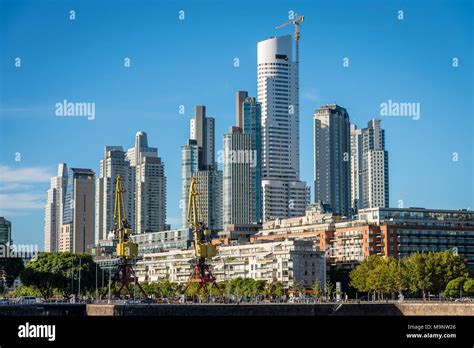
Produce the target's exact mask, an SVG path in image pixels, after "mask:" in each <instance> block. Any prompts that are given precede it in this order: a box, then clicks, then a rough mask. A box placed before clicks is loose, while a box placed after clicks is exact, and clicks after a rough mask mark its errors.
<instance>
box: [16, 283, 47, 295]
mask: <svg viewBox="0 0 474 348" xmlns="http://www.w3.org/2000/svg"><path fill="white" fill-rule="evenodd" d="M10 295H11V296H12V297H21V296H34V297H40V296H42V294H41V292H39V291H38V289H37V288H35V287H31V286H26V285H20V286H19V287H17V288H16V289H15V290H13V291H12V292H11V293H10Z"/></svg>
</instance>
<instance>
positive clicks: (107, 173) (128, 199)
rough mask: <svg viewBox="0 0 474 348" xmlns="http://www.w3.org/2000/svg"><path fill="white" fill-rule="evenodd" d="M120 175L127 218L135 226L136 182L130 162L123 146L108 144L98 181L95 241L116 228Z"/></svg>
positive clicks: (102, 238) (105, 237)
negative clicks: (134, 193) (117, 184)
mask: <svg viewBox="0 0 474 348" xmlns="http://www.w3.org/2000/svg"><path fill="white" fill-rule="evenodd" d="M118 175H120V177H121V178H122V185H123V187H124V189H125V194H124V196H125V197H124V198H125V199H124V201H125V209H126V211H127V219H128V221H129V223H130V224H131V225H132V226H133V224H134V221H133V215H134V214H133V207H134V204H133V198H134V196H133V192H134V182H132V173H131V167H130V162H129V161H128V160H127V159H126V157H125V152H124V151H123V148H122V146H106V147H105V149H104V158H103V159H102V160H101V161H100V174H99V178H98V179H97V182H96V200H95V202H96V208H95V214H96V218H95V243H96V244H97V243H98V242H99V240H105V239H107V238H108V234H109V232H110V231H111V230H113V229H114V216H113V215H114V200H115V180H116V178H117V176H118Z"/></svg>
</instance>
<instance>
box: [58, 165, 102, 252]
mask: <svg viewBox="0 0 474 348" xmlns="http://www.w3.org/2000/svg"><path fill="white" fill-rule="evenodd" d="M66 192H67V194H66V202H65V208H64V216H63V224H62V228H61V234H60V238H59V246H60V247H58V251H60V252H74V253H85V252H88V247H89V246H90V245H92V244H93V243H94V227H95V224H94V217H95V212H94V208H95V173H94V171H93V170H91V169H82V168H71V169H70V171H69V175H68V184H67V189H66Z"/></svg>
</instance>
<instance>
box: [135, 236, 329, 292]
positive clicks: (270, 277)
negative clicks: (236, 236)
mask: <svg viewBox="0 0 474 348" xmlns="http://www.w3.org/2000/svg"><path fill="white" fill-rule="evenodd" d="M193 264H194V251H193V250H192V249H188V250H170V251H167V252H163V253H147V254H144V255H143V258H142V259H141V260H139V261H138V262H137V265H136V272H137V275H138V276H139V281H147V282H156V281H159V280H162V279H169V280H170V281H173V282H177V283H179V284H186V282H187V281H188V279H189V276H190V275H191V273H192V268H193ZM210 264H211V266H212V270H213V274H214V276H215V277H216V278H217V281H218V282H220V281H225V280H229V279H235V278H238V277H242V278H253V279H256V280H264V281H267V282H271V281H280V282H282V284H283V286H284V287H286V288H289V287H293V286H295V285H298V286H306V287H310V286H311V285H312V284H313V283H314V282H316V281H319V282H321V284H322V283H324V281H325V271H324V270H325V264H324V258H323V255H322V253H321V252H318V251H315V250H314V248H313V243H312V242H311V241H294V240H288V241H281V242H267V243H254V244H244V245H231V246H224V245H222V246H220V247H219V248H218V255H217V256H216V257H214V258H213V260H212V261H211V262H210Z"/></svg>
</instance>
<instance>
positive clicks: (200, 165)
mask: <svg viewBox="0 0 474 348" xmlns="http://www.w3.org/2000/svg"><path fill="white" fill-rule="evenodd" d="M214 129H215V122H214V118H212V117H207V116H206V107H205V106H196V114H195V116H194V118H192V119H191V121H190V139H189V140H188V142H187V144H186V145H185V146H183V147H182V148H181V156H182V162H181V165H182V167H181V168H182V178H181V190H182V192H181V197H182V199H181V204H180V205H181V211H182V215H181V216H182V221H181V222H182V226H183V228H186V227H189V224H188V221H187V209H188V200H189V186H190V185H191V179H192V177H193V176H195V177H196V178H197V180H198V183H197V187H198V191H199V193H200V196H199V197H198V209H199V210H200V212H202V214H203V215H205V217H204V220H205V222H206V223H207V227H208V228H209V229H211V230H218V229H220V228H221V227H222V171H219V170H217V164H216V162H215V137H214V134H215V130H214Z"/></svg>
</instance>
